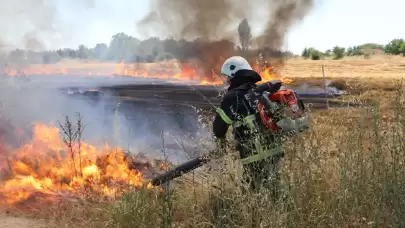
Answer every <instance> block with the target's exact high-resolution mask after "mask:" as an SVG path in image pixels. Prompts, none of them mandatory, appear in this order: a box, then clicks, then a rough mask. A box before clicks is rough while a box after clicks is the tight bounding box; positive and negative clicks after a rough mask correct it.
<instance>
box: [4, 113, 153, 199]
mask: <svg viewBox="0 0 405 228" xmlns="http://www.w3.org/2000/svg"><path fill="white" fill-rule="evenodd" d="M60 129H61V130H60ZM83 130H84V129H83V125H82V123H81V119H80V116H79V119H78V121H77V126H74V125H73V124H72V123H71V121H70V120H69V119H68V118H67V117H66V121H65V124H64V125H61V126H60V128H57V127H54V126H47V125H44V124H41V123H35V124H34V127H33V137H32V141H31V142H29V143H27V144H24V145H22V146H21V147H19V148H16V149H15V150H12V151H5V152H4V151H2V152H3V154H4V155H5V156H4V158H2V159H3V162H2V164H3V165H2V166H4V167H2V169H0V170H2V172H1V174H2V180H1V182H0V203H1V205H3V206H5V205H29V204H30V201H36V199H38V201H49V202H51V203H52V202H55V201H59V200H60V199H61V198H67V199H77V198H85V199H87V200H88V199H101V198H105V197H107V198H114V197H117V196H120V194H121V193H122V192H123V189H126V190H128V189H131V188H140V187H143V186H144V185H145V183H144V180H143V172H144V170H140V169H137V168H136V167H134V163H132V160H130V159H129V156H128V155H127V154H125V153H124V152H123V151H122V150H121V149H120V148H109V147H108V146H107V145H104V146H102V147H96V146H93V145H90V144H87V143H85V142H84V141H83V140H82V138H81V134H82V131H83ZM61 135H62V136H63V137H61ZM31 203H32V202H31Z"/></svg>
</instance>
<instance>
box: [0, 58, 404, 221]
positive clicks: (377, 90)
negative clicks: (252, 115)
mask: <svg viewBox="0 0 405 228" xmlns="http://www.w3.org/2000/svg"><path fill="white" fill-rule="evenodd" d="M78 65H80V64H78ZM78 65H76V67H77V66H78ZM322 65H324V67H325V68H324V69H325V75H326V77H327V78H330V79H332V80H333V81H334V82H335V83H337V82H338V83H339V85H344V87H346V88H349V89H350V91H352V92H354V93H353V95H351V96H349V97H348V99H354V100H357V101H365V102H367V106H364V107H362V108H337V109H329V110H322V111H316V112H311V113H310V117H311V126H312V128H311V129H310V130H309V131H308V132H306V133H303V134H301V135H299V136H297V137H294V138H292V139H291V140H290V141H289V142H287V143H286V146H287V153H286V156H285V158H284V160H283V162H282V167H281V170H282V187H281V189H282V195H283V197H282V198H281V199H280V200H278V201H276V202H273V201H272V200H271V199H269V197H268V196H269V193H268V192H265V191H263V192H260V193H258V194H243V193H242V191H241V188H242V187H243V186H241V184H240V178H238V177H240V164H239V163H238V162H235V160H234V159H232V157H234V156H235V151H233V150H232V149H229V150H227V151H225V152H224V154H225V156H224V159H223V160H221V161H219V162H220V164H222V165H221V166H220V167H223V169H213V170H211V171H210V172H207V173H206V176H205V178H204V179H203V181H202V183H200V182H196V181H193V175H192V174H190V175H187V176H186V177H184V178H181V179H180V180H182V181H176V182H174V183H172V184H171V185H170V187H169V190H168V191H164V192H161V191H155V190H143V191H136V192H128V193H127V194H126V195H125V196H124V197H123V198H122V199H120V200H117V201H114V202H105V201H96V202H91V203H80V204H79V203H66V204H62V205H60V204H58V205H55V206H53V207H50V208H45V209H44V210H42V211H41V212H38V213H35V214H34V215H32V216H34V217H36V218H38V217H39V218H41V219H45V220H46V221H45V222H43V224H44V225H45V226H46V227H55V228H56V227H88V228H95V227H114V228H127V227H128V228H130V227H297V228H298V227H404V226H405V187H404V186H405V178H404V177H405V168H404V165H403V161H405V141H404V140H403V139H404V134H405V117H404V115H403V114H404V113H405V103H404V102H405V96H404V94H403V88H404V86H403V85H402V84H396V83H394V82H393V80H394V79H401V77H403V76H404V74H405V67H404V66H405V58H400V57H392V58H391V59H389V58H388V57H372V58H371V59H355V58H351V59H349V58H347V59H343V60H321V61H310V60H301V59H292V60H288V61H286V65H285V69H284V71H283V74H284V75H285V76H287V77H290V78H293V79H295V80H296V81H297V83H298V82H301V81H314V82H315V81H317V80H315V78H321V77H322ZM25 216H26V214H25ZM0 227H1V225H0ZM10 227H12V226H10Z"/></svg>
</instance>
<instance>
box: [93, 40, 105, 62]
mask: <svg viewBox="0 0 405 228" xmlns="http://www.w3.org/2000/svg"><path fill="white" fill-rule="evenodd" d="M107 54H108V45H107V44H104V43H101V44H96V46H95V47H94V48H93V56H94V57H95V58H97V59H104V58H106V57H107Z"/></svg>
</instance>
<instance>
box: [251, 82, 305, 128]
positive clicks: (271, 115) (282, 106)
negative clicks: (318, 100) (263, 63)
mask: <svg viewBox="0 0 405 228" xmlns="http://www.w3.org/2000/svg"><path fill="white" fill-rule="evenodd" d="M254 93H255V94H256V97H257V98H258V99H257V109H258V113H259V116H260V119H261V122H262V124H263V125H264V126H265V127H266V128H268V129H270V130H272V131H276V132H277V131H280V130H282V126H280V121H282V120H285V119H286V118H290V119H291V120H292V121H296V122H297V123H296V124H297V125H301V123H302V122H303V121H304V122H305V121H306V112H305V111H306V110H305V106H304V103H303V101H302V100H301V99H300V98H299V96H298V95H297V93H296V92H295V91H294V90H291V89H288V88H282V83H281V81H280V80H272V81H269V82H266V83H264V84H262V85H260V86H258V87H256V88H255V90H254ZM294 124H295V122H294ZM304 125H306V123H304ZM298 127H304V128H306V127H305V126H298ZM298 130H300V129H298Z"/></svg>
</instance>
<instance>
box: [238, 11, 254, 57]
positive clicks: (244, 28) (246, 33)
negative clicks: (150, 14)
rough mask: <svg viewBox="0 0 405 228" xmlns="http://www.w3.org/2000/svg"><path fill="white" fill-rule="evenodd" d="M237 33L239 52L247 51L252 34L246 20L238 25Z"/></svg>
mask: <svg viewBox="0 0 405 228" xmlns="http://www.w3.org/2000/svg"><path fill="white" fill-rule="evenodd" d="M238 33H239V42H240V48H241V50H242V51H247V50H249V46H250V44H251V43H252V33H251V28H250V25H249V22H248V20H247V19H246V18H245V19H243V20H242V21H241V22H240V23H239V26H238Z"/></svg>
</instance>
